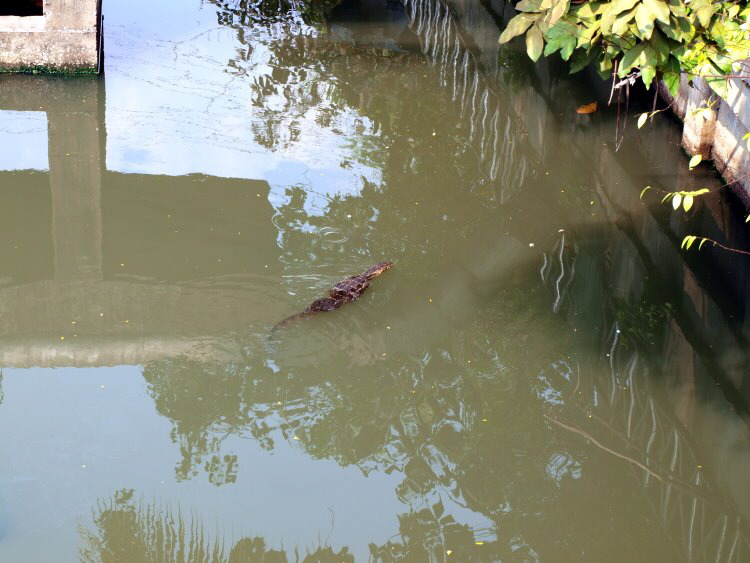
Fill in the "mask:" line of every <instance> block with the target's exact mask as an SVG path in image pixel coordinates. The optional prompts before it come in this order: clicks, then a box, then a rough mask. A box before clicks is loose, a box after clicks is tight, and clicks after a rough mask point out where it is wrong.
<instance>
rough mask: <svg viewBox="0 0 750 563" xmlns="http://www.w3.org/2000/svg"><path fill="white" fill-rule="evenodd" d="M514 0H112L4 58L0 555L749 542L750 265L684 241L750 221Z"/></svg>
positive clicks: (702, 557)
mask: <svg viewBox="0 0 750 563" xmlns="http://www.w3.org/2000/svg"><path fill="white" fill-rule="evenodd" d="M504 9H505V8H504V6H503V5H501V4H499V3H494V2H491V1H490V2H483V3H478V2H468V1H459V0H455V1H454V0H451V1H450V2H448V1H446V0H435V1H433V0H417V1H412V0H406V2H405V3H401V2H391V1H388V2H375V1H374V0H373V1H360V2H342V3H340V4H335V3H333V2H331V3H309V4H301V3H284V2H282V3H273V4H271V3H251V2H247V1H226V2H220V1H210V2H198V1H196V2H185V1H181V2H178V1H177V0H168V1H164V2H160V3H158V4H153V3H145V2H141V1H140V0H139V1H136V2H130V3H114V2H106V1H105V2H104V15H105V20H104V21H105V44H106V62H105V66H106V74H105V75H104V76H101V77H98V78H95V77H77V78H53V77H38V76H29V77H11V76H3V77H0V201H1V202H2V205H0V270H1V271H0V315H1V317H2V319H3V323H2V324H1V325H0V366H2V371H1V372H0V432H1V433H2V435H3V440H4V447H3V448H1V449H0V561H10V562H16V561H18V562H22V561H53V560H54V561H78V560H80V561H154V562H156V561H204V560H216V561H232V562H240V561H261V560H264V561H265V560H267V561H285V560H314V561H318V560H320V561H328V560H331V561H333V560H336V561H341V560H357V561H359V560H368V559H371V560H376V561H401V560H405V561H446V560H456V561H500V560H502V561H634V560H639V561H641V560H643V561H659V562H664V561H680V562H681V561H706V560H710V561H727V562H731V561H743V560H746V559H747V558H748V557H749V556H750V544H749V543H748V542H749V541H750V530H748V524H747V522H748V517H749V516H750V489H748V484H747V482H748V481H747V474H748V469H749V468H750V442H749V441H748V426H747V411H748V404H750V388H748V377H747V376H748V373H749V372H750V370H749V367H750V362H749V361H748V359H749V357H750V355H749V353H748V351H749V348H748V334H750V330H749V328H748V313H747V307H746V305H747V303H748V288H747V283H746V280H747V275H746V274H747V269H748V265H749V264H750V262H748V261H747V260H745V259H744V258H743V257H742V256H740V255H737V254H732V253H729V252H726V251H723V250H721V249H720V248H717V247H714V246H713V245H711V244H708V245H706V246H704V247H703V248H702V249H701V250H700V251H699V252H698V251H696V250H695V248H693V249H691V250H690V251H687V252H686V251H684V250H683V249H681V248H680V244H681V242H682V239H683V237H684V236H685V235H688V234H695V235H701V236H707V237H711V238H712V239H714V240H716V241H719V242H721V243H722V244H725V245H727V246H733V247H737V248H748V244H750V241H748V240H747V238H748V237H747V234H746V226H745V225H744V223H743V221H744V217H743V216H742V215H741V214H740V212H739V211H738V209H737V207H736V206H733V205H731V201H730V200H731V195H730V194H729V193H728V191H727V189H726V188H722V187H721V185H722V183H723V182H722V180H721V179H720V178H719V177H718V176H717V175H716V174H715V172H714V171H713V170H712V169H711V168H710V167H709V166H708V165H705V164H704V165H701V166H699V167H698V168H697V169H696V170H693V171H689V170H688V157H687V156H686V155H685V154H684V153H683V152H682V150H681V149H680V146H679V139H680V129H679V125H678V124H677V123H676V122H674V121H673V120H672V119H671V118H669V117H668V116H665V115H660V116H659V118H658V119H655V120H654V122H653V123H652V124H649V125H648V126H646V127H644V128H643V129H641V130H640V131H639V130H637V129H636V125H635V121H636V118H635V117H634V116H633V115H632V113H631V115H630V116H629V118H628V122H627V123H623V122H622V116H621V123H620V126H619V129H618V126H617V110H616V108H615V107H614V106H610V107H607V105H606V102H607V99H606V98H607V97H608V95H609V92H608V90H607V87H606V85H602V84H598V85H597V84H595V83H590V82H586V81H582V80H580V79H575V80H573V79H571V78H569V77H567V76H566V75H565V72H564V71H563V70H562V69H559V68H557V67H556V65H554V64H553V65H547V64H546V63H544V64H542V65H540V66H539V67H536V66H534V65H532V64H530V63H529V62H528V61H527V60H526V57H525V54H524V53H523V50H522V49H523V47H522V46H519V45H510V46H502V47H499V46H498V44H497V38H498V35H499V29H498V21H499V19H500V18H501V16H502V13H503V11H504ZM592 101H598V102H599V110H598V111H597V112H595V113H592V114H589V115H581V114H577V113H576V108H577V107H578V106H580V105H581V104H586V103H589V102H592ZM647 185H650V186H652V187H653V188H654V189H653V190H652V191H650V192H647V194H646V195H644V197H643V198H642V199H641V197H640V193H641V191H642V190H643V188H644V187H645V186H647ZM702 187H708V188H711V189H712V190H715V194H713V195H712V196H711V197H708V198H705V199H701V200H700V201H698V202H697V203H696V206H695V208H694V209H692V210H691V211H690V212H689V213H684V212H682V211H680V212H673V211H672V209H671V207H670V206H668V205H661V204H660V203H659V201H660V199H661V195H662V194H663V193H665V192H670V191H675V190H687V189H699V188H702ZM383 260H389V261H392V262H394V267H393V268H392V269H391V270H389V271H387V272H385V273H383V274H382V275H381V276H379V277H377V278H375V279H374V280H373V281H372V284H371V286H370V288H369V289H368V290H367V292H366V293H365V294H364V295H363V296H362V297H361V298H360V299H359V300H357V301H356V302H354V303H351V304H347V305H346V306H344V307H342V308H340V309H338V310H336V311H333V312H330V313H325V314H320V315H315V316H312V317H310V318H306V319H300V320H299V321H297V322H292V323H290V324H288V325H286V326H284V327H282V328H281V329H279V330H277V331H272V327H273V326H274V325H275V324H276V323H277V322H278V321H280V320H282V319H284V318H286V317H289V316H290V315H293V314H294V313H296V312H299V311H302V310H303V309H304V308H305V307H306V306H307V305H309V304H310V303H311V302H312V301H314V300H315V299H318V298H320V297H323V296H325V295H326V294H327V292H328V290H329V289H330V288H331V287H332V286H333V285H334V284H335V283H336V282H338V281H340V280H341V279H343V278H345V277H347V276H350V275H353V274H357V273H360V272H362V271H364V270H366V269H367V268H369V267H370V266H372V265H373V264H376V263H377V262H380V261H383ZM305 558H308V559H305Z"/></svg>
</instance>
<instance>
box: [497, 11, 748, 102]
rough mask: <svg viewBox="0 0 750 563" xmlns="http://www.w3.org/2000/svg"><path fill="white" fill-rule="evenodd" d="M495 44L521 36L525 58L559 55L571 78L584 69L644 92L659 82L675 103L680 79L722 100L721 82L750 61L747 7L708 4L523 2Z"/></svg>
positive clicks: (723, 92)
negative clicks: (701, 82)
mask: <svg viewBox="0 0 750 563" xmlns="http://www.w3.org/2000/svg"><path fill="white" fill-rule="evenodd" d="M516 9H517V10H518V11H519V12H520V13H519V14H517V15H516V16H515V17H513V18H512V19H511V20H510V22H508V26H507V27H506V28H505V30H504V31H503V33H502V34H501V35H500V43H505V42H507V41H509V40H510V39H512V38H513V37H516V36H519V35H522V34H525V36H526V51H527V53H528V55H529V56H530V57H531V58H532V59H533V60H535V61H536V60H537V59H538V58H539V57H540V55H542V54H544V55H545V56H548V55H551V54H552V53H556V52H558V51H559V52H560V56H561V57H562V58H563V59H564V60H566V61H570V65H571V67H570V71H571V73H575V72H578V71H579V70H581V69H583V68H584V67H586V66H587V65H589V64H590V63H593V64H595V66H596V68H597V70H598V71H599V73H600V74H601V75H602V76H603V77H608V76H609V75H610V74H611V75H613V77H614V76H617V77H619V78H621V79H625V78H630V79H631V80H632V81H633V82H634V81H635V79H636V78H637V77H640V78H641V80H642V81H643V83H644V84H645V85H646V87H649V86H651V84H652V83H653V81H654V79H655V78H656V79H663V80H664V81H665V83H666V85H667V87H668V88H669V90H670V92H671V93H672V94H673V95H674V94H675V93H676V91H677V87H678V86H679V77H680V72H687V73H689V74H691V75H694V76H702V77H704V78H705V79H706V80H707V81H708V82H709V83H710V84H711V86H712V87H713V88H714V90H716V91H717V92H718V93H719V94H721V95H725V92H726V81H725V78H726V76H727V75H730V74H731V73H732V72H733V70H734V68H733V66H734V64H735V63H736V62H737V61H741V60H743V59H745V58H747V56H748V54H749V53H750V40H748V33H747V29H748V23H747V20H748V15H750V7H748V6H747V5H745V3H739V2H736V1H735V2H729V1H726V0H724V1H711V0H692V1H690V0H688V1H685V0H611V1H609V2H599V1H594V2H587V1H584V2H580V3H572V2H571V0H521V1H520V2H518V3H517V4H516Z"/></svg>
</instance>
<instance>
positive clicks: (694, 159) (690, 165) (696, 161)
mask: <svg viewBox="0 0 750 563" xmlns="http://www.w3.org/2000/svg"><path fill="white" fill-rule="evenodd" d="M701 160H703V157H702V156H701V155H699V154H696V155H693V157H692V158H691V159H690V162H689V163H688V168H689V169H690V170H692V169H693V168H695V167H696V166H698V165H699V164H700V162H701Z"/></svg>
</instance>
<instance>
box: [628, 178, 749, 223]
mask: <svg viewBox="0 0 750 563" xmlns="http://www.w3.org/2000/svg"><path fill="white" fill-rule="evenodd" d="M650 189H651V186H646V187H645V188H643V191H642V192H641V197H640V198H639V199H643V194H645V193H646V190H650ZM748 217H750V215H748Z"/></svg>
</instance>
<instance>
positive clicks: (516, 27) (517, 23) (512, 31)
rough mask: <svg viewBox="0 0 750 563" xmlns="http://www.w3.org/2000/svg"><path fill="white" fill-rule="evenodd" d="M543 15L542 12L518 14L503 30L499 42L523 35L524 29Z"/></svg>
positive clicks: (505, 41)
mask: <svg viewBox="0 0 750 563" xmlns="http://www.w3.org/2000/svg"><path fill="white" fill-rule="evenodd" d="M540 17H541V14H518V15H517V16H515V17H513V19H511V20H510V21H509V22H508V25H507V26H506V27H505V29H504V30H503V32H502V33H501V34H500V39H499V42H500V43H501V44H502V43H507V42H508V41H510V40H511V39H513V38H514V37H516V36H517V35H521V34H522V33H523V32H524V31H526V30H527V29H529V27H531V24H533V23H534V22H535V21H537V20H538V19H539V18H540Z"/></svg>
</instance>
